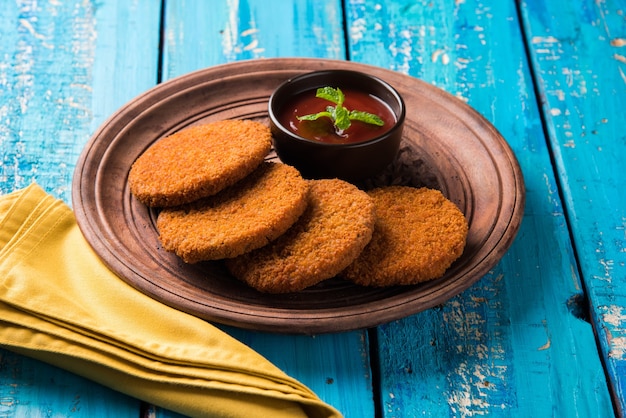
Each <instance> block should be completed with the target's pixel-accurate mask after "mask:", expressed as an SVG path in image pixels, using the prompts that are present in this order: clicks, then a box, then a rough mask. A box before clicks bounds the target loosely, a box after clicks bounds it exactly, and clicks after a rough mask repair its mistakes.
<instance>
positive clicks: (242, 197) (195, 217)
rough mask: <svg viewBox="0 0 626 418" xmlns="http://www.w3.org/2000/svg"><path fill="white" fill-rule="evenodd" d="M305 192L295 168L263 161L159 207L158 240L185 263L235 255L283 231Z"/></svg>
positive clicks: (297, 211) (303, 204)
mask: <svg viewBox="0 0 626 418" xmlns="http://www.w3.org/2000/svg"><path fill="white" fill-rule="evenodd" d="M308 192H309V184H308V183H307V181H306V180H304V179H303V178H302V176H301V175H300V173H299V172H298V170H296V169H295V168H293V167H291V166H288V165H285V164H280V163H271V162H264V163H262V164H261V166H260V167H259V168H257V169H256V170H255V171H254V172H252V174H250V175H248V176H247V177H246V178H245V179H243V180H241V181H239V182H237V183H236V184H234V185H233V186H230V187H228V188H226V189H225V190H223V191H221V192H220V193H218V194H216V195H214V196H210V197H207V198H204V199H200V200H198V201H196V202H193V203H189V204H187V205H183V206H179V207H174V208H165V209H163V210H162V211H161V212H160V213H159V216H158V218H157V229H158V231H159V240H160V241H161V244H162V245H163V248H164V249H165V250H167V251H170V252H174V253H176V254H177V255H178V256H179V257H181V258H182V259H183V260H184V261H185V262H187V263H195V262H198V261H205V260H218V259H222V258H228V257H235V256H238V255H240V254H243V253H245V252H247V251H251V250H253V249H256V248H259V247H262V246H264V245H266V244H268V243H269V242H271V241H272V240H274V239H276V238H278V237H279V236H280V235H282V234H283V233H284V232H285V231H286V230H287V229H288V228H289V227H290V226H292V225H293V224H294V223H295V222H296V221H297V219H298V218H299V217H300V215H301V214H302V213H303V212H304V210H305V208H306V206H307V201H308Z"/></svg>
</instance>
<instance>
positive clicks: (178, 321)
mask: <svg viewBox="0 0 626 418" xmlns="http://www.w3.org/2000/svg"><path fill="white" fill-rule="evenodd" d="M0 346H3V347H5V348H7V349H10V350H13V351H16V352H18V353H22V354H24V355H27V356H30V357H34V358H37V359H40V360H43V361H45V362H48V363H50V364H54V365H56V366H58V367H62V368H64V369H66V370H69V371H72V372H74V373H76V374H78V375H81V376H84V377H87V378H89V379H92V380H94V381H96V382H99V383H101V384H104V385H106V386H109V387H111V388H113V389H115V390H118V391H120V392H123V393H126V394H128V395H130V396H133V397H136V398H139V399H142V400H144V401H146V402H150V403H152V404H155V405H159V406H162V407H164V408H167V409H171V410H173V411H177V412H180V413H182V414H185V415H190V416H197V417H200V416H210V417H251V416H257V417H300V416H302V417H339V416H341V415H340V414H339V412H337V411H336V410H335V409H333V408H332V407H330V406H329V405H327V404H325V403H323V402H322V401H321V400H320V399H319V398H318V397H317V396H316V395H315V394H314V393H313V392H311V390H309V389H308V388H307V387H305V386H304V385H302V384H301V383H299V382H298V381H296V380H295V379H293V378H291V377H289V376H287V375H286V374H285V373H283V372H282V371H280V370H279V369H278V368H276V367H275V366H274V365H272V364H271V363H270V362H269V361H267V360H266V359H265V358H263V357H262V356H260V355H259V354H257V353H256V352H254V351H253V350H251V349H250V348H248V347H246V346H245V345H243V344H241V343H240V342H238V341H236V340H235V339H233V338H231V337H230V336H228V335H227V334H225V333H223V332H222V331H220V330H218V329H217V328H215V327H213V326H212V325H210V324H208V323H207V322H205V321H203V320H201V319H198V318H196V317H193V316H191V315H188V314H186V313H183V312H180V311H178V310H175V309H172V308H170V307H168V306H165V305H163V304H161V303H159V302H157V301H155V300H153V299H152V298H150V297H148V296H146V295H144V294H142V293H140V292H138V291H137V290H135V289H134V288H132V287H131V286H129V285H127V284H126V283H125V282H124V281H122V280H120V279H119V278H118V277H117V276H116V275H115V274H113V273H112V272H111V271H110V270H108V269H107V267H106V266H105V265H104V264H103V263H102V262H101V261H100V259H99V258H98V256H97V255H96V254H95V253H94V252H93V251H92V250H91V248H90V246H89V245H88V243H87V242H86V241H85V239H84V237H83V236H82V234H81V233H80V230H79V229H78V226H77V225H76V221H75V219H74V216H73V213H72V211H71V209H70V208H69V207H68V206H67V205H65V204H64V203H63V202H62V201H60V200H57V199H55V198H53V197H52V196H50V195H48V194H46V193H45V192H44V191H43V190H42V189H41V188H40V187H39V186H38V185H36V184H33V185H31V186H29V187H27V188H25V189H22V190H19V191H17V192H14V193H11V194H8V195H5V196H1V197H0Z"/></svg>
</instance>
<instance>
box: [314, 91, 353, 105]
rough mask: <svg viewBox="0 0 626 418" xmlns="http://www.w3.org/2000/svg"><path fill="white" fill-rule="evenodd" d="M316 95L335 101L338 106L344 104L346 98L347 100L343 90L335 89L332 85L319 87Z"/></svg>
mask: <svg viewBox="0 0 626 418" xmlns="http://www.w3.org/2000/svg"><path fill="white" fill-rule="evenodd" d="M315 97H319V98H320V99H325V100H328V101H329V102H333V103H334V104H336V105H337V106H342V105H343V102H344V100H346V97H345V96H344V95H343V92H342V91H341V90H339V89H334V88H332V87H320V88H319V89H317V92H316V93H315Z"/></svg>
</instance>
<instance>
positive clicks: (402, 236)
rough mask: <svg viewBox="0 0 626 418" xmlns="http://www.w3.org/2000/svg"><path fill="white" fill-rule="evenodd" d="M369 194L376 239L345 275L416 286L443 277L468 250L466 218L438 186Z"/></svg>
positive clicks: (381, 283) (379, 283)
mask: <svg viewBox="0 0 626 418" xmlns="http://www.w3.org/2000/svg"><path fill="white" fill-rule="evenodd" d="M369 195H370V196H371V197H372V199H373V201H374V205H375V208H376V218H377V220H376V226H375V228H374V234H373V235H372V240H371V241H370V243H369V244H368V246H367V247H366V248H365V249H364V250H363V252H362V253H361V254H360V255H359V257H358V258H357V259H356V261H355V262H354V263H352V264H351V265H350V266H349V267H348V268H346V269H345V270H344V271H343V272H342V273H341V275H340V276H342V277H344V278H346V279H348V280H351V281H352V282H354V283H357V284H360V285H364V286H378V287H381V286H392V285H409V284H417V283H420V282H424V281H427V280H432V279H435V278H438V277H441V276H443V274H444V273H445V271H446V270H447V269H448V268H449V267H450V265H451V264H452V263H453V262H454V261H455V260H456V259H457V258H459V257H460V256H461V254H462V253H463V249H464V248H465V242H466V239H467V233H468V225H467V221H466V219H465V216H464V215H463V213H462V212H461V211H460V210H459V209H458V208H457V207H456V205H455V204H454V203H452V202H451V201H449V200H448V199H446V198H445V197H444V196H443V194H442V193H441V192H439V191H438V190H433V189H428V188H420V189H416V188H412V187H406V186H390V187H383V188H379V189H374V190H372V191H370V192H369Z"/></svg>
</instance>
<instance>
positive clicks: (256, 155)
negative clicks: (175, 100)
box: [128, 120, 271, 207]
mask: <svg viewBox="0 0 626 418" xmlns="http://www.w3.org/2000/svg"><path fill="white" fill-rule="evenodd" d="M270 148H271V134H270V130H269V128H268V127H267V126H265V125H263V124H261V123H258V122H254V121H251V120H222V121H217V122H211V123H207V124H204V125H198V126H193V127H190V128H187V129H184V130H182V131H179V132H177V133H174V134H172V135H170V136H168V137H166V138H163V139H161V140H159V141H157V142H156V143H154V145H152V146H151V147H150V148H148V149H147V150H146V151H145V152H144V153H143V154H142V155H140V156H139V158H137V160H136V161H135V162H134V164H133V165H132V167H131V170H130V173H129V177H128V183H129V186H130V191H131V193H132V194H133V195H135V197H137V199H139V200H140V201H141V202H143V203H144V204H146V205H148V206H153V207H170V206H177V205H181V204H184V203H189V202H193V201H194V200H198V199H200V198H203V197H206V196H211V195H213V194H215V193H218V192H219V191H221V190H223V189H224V188H226V187H228V186H230V185H232V184H234V183H235V182H237V181H239V180H241V179H242V178H244V177H245V176H247V175H248V174H250V173H251V172H252V171H253V170H254V169H255V168H256V167H258V166H259V164H261V162H262V161H263V159H264V158H265V156H266V155H267V154H268V153H269V151H270Z"/></svg>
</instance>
